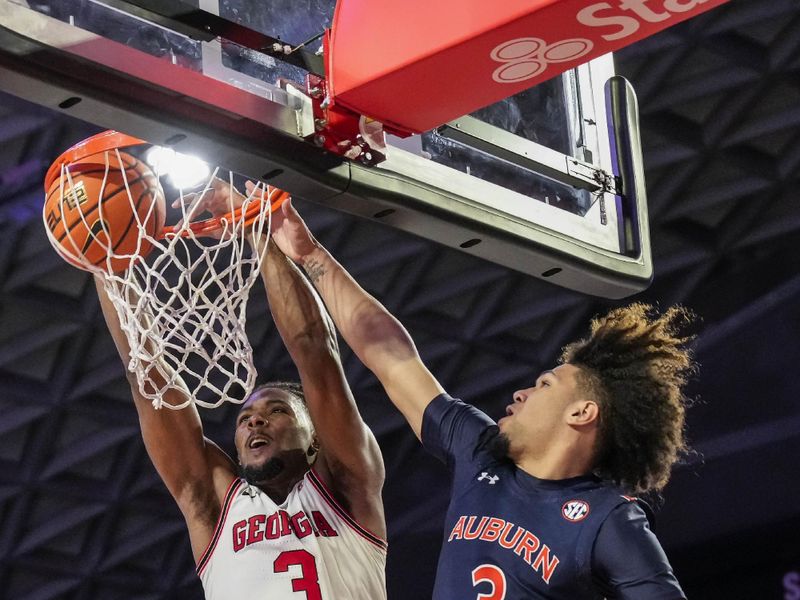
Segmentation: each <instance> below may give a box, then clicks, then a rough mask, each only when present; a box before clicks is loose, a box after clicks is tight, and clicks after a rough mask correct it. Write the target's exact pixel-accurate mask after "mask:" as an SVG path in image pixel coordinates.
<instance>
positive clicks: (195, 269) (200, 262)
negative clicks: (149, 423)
mask: <svg viewBox="0 0 800 600" xmlns="http://www.w3.org/2000/svg"><path fill="white" fill-rule="evenodd" d="M112 152H113V151H112ZM118 160H120V162H121V159H119V157H118ZM112 168H114V169H116V166H114V167H112ZM108 169H109V166H108V153H106V173H108ZM122 173H123V177H124V176H125V174H124V171H122ZM216 174H217V171H216V170H215V171H214V173H213V174H212V176H211V178H210V179H209V180H208V182H207V183H206V185H205V186H204V188H202V189H201V192H200V193H198V194H197V195H196V196H195V198H194V200H193V201H192V202H190V204H189V206H186V205H185V203H184V202H183V199H184V193H183V190H181V191H180V198H181V211H182V216H183V218H182V221H181V225H180V227H179V228H176V231H175V233H174V234H172V233H171V234H168V235H167V236H165V237H164V238H163V239H157V238H154V237H152V236H150V235H148V233H147V231H146V227H145V223H146V222H147V219H148V218H149V215H148V217H146V218H145V219H144V222H143V221H142V219H141V218H140V217H139V215H138V214H137V212H136V211H135V210H134V211H133V214H134V215H135V220H136V224H137V227H138V235H139V244H138V248H137V252H138V250H139V249H140V248H141V247H142V245H143V244H142V243H143V242H149V243H151V244H153V246H154V248H153V250H152V252H151V253H150V254H149V255H148V256H147V258H146V259H145V260H141V259H137V260H135V261H133V262H132V263H131V266H130V267H129V268H128V269H126V270H125V271H124V272H122V273H116V274H115V273H112V272H111V268H110V265H111V262H110V261H111V259H113V258H125V259H130V258H131V257H132V256H133V257H135V256H136V255H135V254H134V255H122V254H114V253H113V251H112V249H111V247H110V244H109V243H108V241H107V240H109V236H108V232H106V235H105V236H94V239H95V241H97V242H98V243H100V244H102V245H104V246H105V248H106V251H107V253H108V257H109V258H108V259H107V263H106V264H107V266H108V269H105V268H100V267H97V266H93V265H90V264H88V262H87V261H86V260H85V259H84V258H83V257H82V255H80V254H77V253H76V254H74V255H73V254H72V253H70V252H68V251H66V250H65V249H64V248H63V247H62V246H60V245H59V244H58V242H57V241H56V240H55V238H54V236H53V234H52V233H51V232H50V229H49V228H48V227H45V230H46V231H47V232H48V237H49V238H50V241H51V243H52V244H53V246H54V247H55V248H56V250H57V251H58V252H59V254H61V255H62V256H64V255H66V256H67V257H69V258H70V259H72V260H73V261H78V262H80V263H81V264H82V265H83V266H84V267H85V268H86V269H87V270H90V271H92V272H93V273H96V274H99V275H100V276H101V278H102V281H103V285H104V288H105V290H106V292H107V293H108V296H109V298H110V299H111V301H112V302H113V304H114V306H115V308H116V311H117V314H118V315H119V320H120V325H121V328H122V330H123V332H124V333H125V336H126V337H127V339H128V343H129V345H130V361H129V363H128V365H127V368H128V370H129V371H130V372H132V373H135V375H136V380H137V383H138V388H139V392H140V393H141V394H142V396H144V397H145V398H147V399H149V400H150V401H152V403H153V406H154V407H155V408H160V407H162V406H166V407H168V408H172V409H181V408H184V407H186V406H188V405H189V404H193V403H194V404H199V405H201V406H205V407H208V408H215V407H217V406H219V405H220V404H222V403H223V402H225V401H230V402H242V401H244V399H245V398H246V397H247V395H248V394H249V393H250V391H252V389H253V386H254V384H255V379H256V369H255V366H254V365H253V357H252V354H253V352H252V348H251V346H250V342H249V341H248V339H247V335H246V333H245V323H246V313H245V309H246V305H247V299H248V296H249V293H250V289H251V287H252V286H253V283H255V281H256V279H257V278H258V276H259V273H260V265H261V261H262V260H263V258H264V256H265V254H266V248H267V244H266V239H267V238H268V235H269V231H270V223H271V219H270V215H271V212H270V210H268V208H267V207H269V205H270V200H271V196H272V195H273V194H275V193H276V192H277V190H274V189H273V188H269V190H267V189H266V186H264V184H262V183H259V184H258V185H257V186H256V188H255V189H254V190H252V191H251V193H249V194H248V195H247V196H246V198H245V200H244V204H243V205H242V210H241V211H240V212H238V213H234V215H235V216H234V218H231V219H228V220H223V221H222V226H223V227H222V230H221V231H220V232H219V234H218V235H219V239H213V238H209V237H200V236H198V235H196V234H195V233H194V232H193V231H192V228H191V222H192V220H196V219H197V217H198V216H199V215H197V214H195V213H197V212H200V211H199V210H198V205H199V204H200V201H201V198H202V193H203V192H207V191H208V190H209V189H210V185H211V182H212V181H213V180H214V178H215V177H216ZM71 180H72V176H71V175H70V173H69V171H68V170H67V169H66V168H65V167H62V170H61V196H62V199H61V201H62V202H63V201H64V198H63V196H64V194H63V192H64V189H71V188H72V181H71ZM104 183H105V182H104ZM228 184H229V185H230V186H231V188H233V179H232V177H229V180H228ZM125 187H126V190H127V191H128V199H129V200H131V205H132V206H133V200H132V198H131V193H130V189H129V188H128V182H127V180H126V181H125ZM223 187H224V186H223ZM102 194H103V192H102V191H101V196H102ZM228 196H229V198H233V194H230V193H229V194H228ZM253 203H262V207H263V208H264V210H260V211H259V212H258V213H257V216H255V218H254V219H253V220H252V222H250V223H246V222H245V220H246V219H245V215H246V214H247V208H248V206H250V205H251V204H253ZM153 205H155V202H154V203H153ZM234 208H236V207H235V206H233V205H231V207H230V210H231V212H232V211H233V209H234ZM151 210H152V208H151ZM251 218H252V214H251ZM82 219H83V216H82ZM84 225H85V226H87V229H88V225H87V223H86V221H85V220H84ZM67 237H69V235H68V234H67ZM248 239H250V240H258V242H257V243H256V244H255V245H256V248H255V249H253V248H252V247H251V244H250V243H248ZM65 245H67V246H69V245H70V244H65ZM145 245H146V244H145ZM72 246H73V247H77V245H76V244H74V243H73V244H72ZM169 390H176V391H178V392H179V393H178V394H169V395H168V396H169V398H170V399H173V398H178V399H179V400H180V401H178V402H171V401H170V400H167V399H165V397H166V396H165V395H166V394H167V392H168V391H169ZM204 397H205V398H208V399H207V400H203V399H202V398H204Z"/></svg>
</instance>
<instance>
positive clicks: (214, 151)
mask: <svg viewBox="0 0 800 600" xmlns="http://www.w3.org/2000/svg"><path fill="white" fill-rule="evenodd" d="M334 8H335V0H312V1H311V2H308V3H298V2H291V1H289V0H281V1H272V2H263V1H261V0H195V1H186V0H167V1H159V2H155V1H154V0H136V1H133V0H130V1H125V0H102V1H100V0H28V1H24V0H0V48H1V49H0V89H1V90H2V91H5V92H8V93H11V94H14V95H17V96H19V97H22V98H24V99H26V100H29V101H33V102H36V103H38V104H41V105H43V106H47V107H49V108H52V109H55V110H59V111H62V112H64V113H67V114H70V115H72V116H75V117H78V118H80V119H83V120H86V121H90V122H92V123H95V124H97V125H99V126H102V127H105V128H110V129H118V130H120V131H124V132H125V133H128V134H130V135H134V136H136V137H139V138H142V139H145V140H147V141H149V142H151V143H153V144H156V145H159V146H168V147H171V148H173V149H175V150H177V151H180V152H183V153H187V154H192V155H195V156H199V157H200V158H202V159H203V160H206V161H208V162H210V163H212V164H215V165H221V166H223V167H225V168H228V169H231V170H232V171H235V172H237V173H241V174H243V175H246V176H248V177H251V178H255V179H260V180H262V181H265V182H269V183H270V184H271V185H274V186H277V187H281V188H283V189H286V190H287V191H289V192H290V193H292V194H294V195H296V196H298V197H302V198H305V199H308V200H312V201H315V202H319V203H324V204H326V205H328V206H332V207H334V208H338V209H340V210H343V211H346V212H349V213H352V214H356V215H360V216H362V217H365V218H369V219H373V220H378V221H380V222H383V223H386V224H388V225H390V226H392V227H396V228H398V229H402V230H405V231H409V232H411V233H414V234H416V235H420V236H423V237H426V238H429V239H432V240H435V241H437V242H439V243H442V244H445V245H448V246H451V247H454V248H458V249H460V250H462V251H464V252H468V253H470V254H474V255H477V256H481V257H483V258H485V259H487V260H490V261H492V262H495V263H498V264H501V265H504V266H507V267H510V268H513V269H516V270H519V271H522V272H525V273H528V274H531V275H534V276H536V277H541V278H545V279H547V280H548V281H551V282H552V283H554V284H556V285H560V286H564V287H568V288H571V289H575V290H579V291H582V292H585V293H589V294H594V295H598V296H605V297H610V298H619V297H624V296H627V295H629V294H632V293H635V292H637V291H640V290H641V289H644V288H645V287H646V286H647V285H648V284H649V282H650V279H651V277H652V266H651V260H650V245H649V238H648V227H647V211H646V202H645V192H644V178H643V168H642V163H641V150H640V146H639V138H638V117H637V112H636V110H637V109H636V101H635V96H634V94H633V91H632V90H631V89H630V86H629V85H628V84H627V82H625V81H624V80H623V79H621V78H618V77H614V70H613V61H612V58H611V56H610V55H606V56H604V57H601V58H599V59H595V60H594V61H592V62H590V63H587V64H584V65H582V66H580V67H578V68H576V69H573V70H570V71H567V72H566V73H564V74H563V75H561V76H558V77H555V78H553V79H550V80H548V81H546V82H544V83H542V84H540V85H537V86H536V87H534V88H531V89H529V90H527V91H525V92H522V93H519V94H517V95H515V96H512V97H511V98H508V99H506V100H504V101H502V102H499V103H497V104H494V105H491V106H488V107H485V108H483V109H480V110H478V111H476V112H475V113H473V114H472V115H465V116H463V117H461V118H459V119H456V120H454V121H451V122H449V123H446V124H443V125H442V126H440V127H437V128H436V129H434V130H432V131H429V132H426V133H423V134H421V135H414V136H411V137H406V138H400V137H395V136H392V135H388V136H387V137H386V150H385V154H386V160H384V161H383V162H380V163H378V164H376V165H368V164H364V163H363V162H361V161H358V160H350V159H348V158H346V157H342V156H340V155H337V154H334V153H331V152H328V151H326V150H325V149H324V148H323V147H321V146H323V144H322V143H321V140H320V137H321V136H320V135H319V133H318V130H319V122H318V119H316V118H315V114H314V105H313V101H312V94H310V93H309V90H308V88H307V87H306V86H305V83H304V81H305V78H306V75H307V74H308V73H316V74H317V75H324V74H325V73H324V66H323V65H324V63H323V62H322V61H321V60H320V59H319V55H320V53H321V47H320V44H321V42H320V40H319V36H320V34H321V33H322V32H323V30H324V29H325V28H326V27H328V26H329V25H330V22H331V18H332V15H333V11H334ZM276 48H278V49H280V51H278V52H276ZM379 51H380V49H379V48H376V52H379ZM276 56H277V58H276ZM364 135H365V136H366V135H368V132H367V131H364ZM55 150H56V152H55V153H56V154H57V153H58V151H60V150H62V149H55Z"/></svg>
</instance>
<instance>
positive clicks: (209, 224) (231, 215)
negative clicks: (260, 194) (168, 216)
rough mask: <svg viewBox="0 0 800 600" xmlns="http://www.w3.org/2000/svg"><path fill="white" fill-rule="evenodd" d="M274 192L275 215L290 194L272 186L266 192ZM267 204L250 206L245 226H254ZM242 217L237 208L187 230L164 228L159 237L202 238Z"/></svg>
mask: <svg viewBox="0 0 800 600" xmlns="http://www.w3.org/2000/svg"><path fill="white" fill-rule="evenodd" d="M273 190H274V191H276V192H277V195H276V196H275V198H274V199H273V200H272V201H271V202H270V205H269V211H270V212H271V213H274V212H275V211H276V210H278V209H279V208H280V207H281V205H282V204H283V203H284V202H286V200H288V198H289V193H288V192H285V191H284V190H279V189H278V188H275V187H272V186H267V190H266V191H267V194H270V193H271V192H272V191H273ZM266 202H267V201H266V200H264V201H261V202H253V203H251V204H250V206H248V207H247V211H246V212H245V213H244V225H245V226H247V225H250V224H252V223H253V221H255V220H256V219H257V218H258V216H259V215H260V214H261V210H262V208H261V207H262V205H263V204H265V203H266ZM241 217H242V209H241V208H237V209H236V210H233V211H231V212H227V213H225V214H222V215H219V216H216V217H211V218H209V219H204V220H203V221H195V222H192V223H189V224H188V225H187V226H186V227H185V228H184V227H180V228H178V229H177V230H176V226H175V225H168V226H166V227H164V229H163V230H162V232H161V235H159V236H158V237H159V238H161V239H164V238H166V237H168V236H175V235H181V236H183V237H189V236H190V235H192V234H194V235H199V236H201V237H202V236H205V235H208V234H210V233H212V232H214V231H218V230H219V229H220V228H221V227H222V221H223V220H224V221H227V222H228V223H232V222H235V221H237V220H239V219H240V218H241ZM190 232H191V233H190Z"/></svg>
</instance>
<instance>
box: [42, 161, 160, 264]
mask: <svg viewBox="0 0 800 600" xmlns="http://www.w3.org/2000/svg"><path fill="white" fill-rule="evenodd" d="M120 160H121V164H120ZM123 169H124V175H123ZM65 170H68V171H69V177H67V174H66V172H65V173H63V176H62V177H61V178H59V177H55V179H54V181H53V183H51V184H50V189H48V190H47V197H46V199H45V203H44V221H45V226H46V227H47V228H48V229H49V230H50V233H51V234H52V236H51V238H50V241H51V243H53V245H54V246H57V248H56V249H57V250H59V254H60V255H61V257H62V258H64V259H65V260H66V261H67V262H69V263H70V264H72V265H74V266H76V267H78V268H80V269H83V270H86V271H88V270H89V269H88V268H87V265H86V263H89V264H91V265H94V266H97V267H100V268H102V269H106V270H110V271H112V272H114V273H120V272H122V271H124V270H125V269H127V268H128V267H129V266H130V264H131V262H132V261H135V260H138V258H144V257H146V256H147V255H148V254H149V253H150V252H151V251H152V249H153V244H152V242H150V241H148V239H147V238H146V237H143V238H142V241H141V246H139V237H140V232H139V223H141V225H142V226H143V227H144V230H145V232H146V234H147V236H149V237H152V238H157V237H158V236H159V234H160V233H161V230H162V229H163V228H164V216H165V212H166V210H165V202H164V192H163V191H162V189H161V185H160V184H159V182H158V178H157V177H156V175H155V173H153V171H151V170H150V168H149V167H148V166H147V165H146V164H144V163H143V162H141V161H140V160H139V159H137V158H135V157H134V156H131V155H130V154H127V153H125V152H119V158H118V157H117V152H115V151H113V150H111V151H108V152H100V153H97V154H92V155H91V156H87V157H84V158H81V159H79V160H76V161H74V162H71V163H69V165H68V166H67V167H66V169H65ZM62 180H63V188H62ZM126 183H127V187H126V185H125V184H126ZM137 216H138V219H137ZM137 246H138V248H137ZM109 255H111V258H110V260H107V257H108V256H109ZM134 255H135V256H134Z"/></svg>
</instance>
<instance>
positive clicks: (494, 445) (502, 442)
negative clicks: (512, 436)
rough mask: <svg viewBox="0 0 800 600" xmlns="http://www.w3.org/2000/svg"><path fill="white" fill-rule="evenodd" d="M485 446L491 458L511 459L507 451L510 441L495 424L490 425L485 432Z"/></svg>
mask: <svg viewBox="0 0 800 600" xmlns="http://www.w3.org/2000/svg"><path fill="white" fill-rule="evenodd" d="M485 435H486V438H485V442H484V444H485V446H484V447H485V448H486V451H487V452H489V454H490V455H491V457H492V458H494V459H495V460H497V461H500V462H504V461H511V458H510V457H509V456H508V452H509V450H510V448H511V441H510V440H509V439H508V436H507V435H506V434H505V433H501V432H500V429H499V428H498V427H497V426H493V427H490V428H489V429H488V430H487V431H486V433H485Z"/></svg>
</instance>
